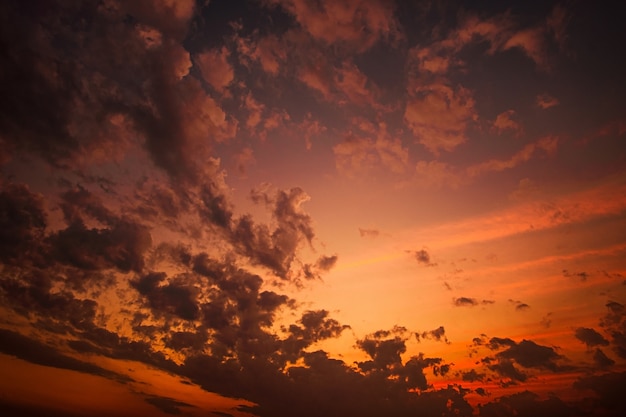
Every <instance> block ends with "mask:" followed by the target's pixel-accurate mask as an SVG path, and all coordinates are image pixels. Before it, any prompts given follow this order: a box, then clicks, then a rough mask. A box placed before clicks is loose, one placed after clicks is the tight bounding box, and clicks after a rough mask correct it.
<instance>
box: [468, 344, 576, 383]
mask: <svg viewBox="0 0 626 417" xmlns="http://www.w3.org/2000/svg"><path fill="white" fill-rule="evenodd" d="M479 342H480V340H479ZM482 344H483V343H479V344H477V346H480V345H482ZM485 346H486V347H487V348H488V349H490V350H492V351H496V352H497V353H496V354H495V355H494V356H486V357H483V358H482V359H481V362H482V363H483V364H484V365H485V366H486V367H487V369H489V370H491V371H494V372H495V373H496V374H497V375H499V376H500V377H503V378H507V379H508V382H507V381H502V382H501V384H504V385H508V384H510V383H513V384H515V383H519V382H525V381H527V380H528V378H529V377H531V374H530V373H528V371H532V370H534V371H538V370H539V371H541V370H543V371H546V370H547V371H551V372H561V371H564V370H567V369H569V368H568V367H567V366H564V365H561V364H560V363H559V362H560V361H562V360H564V359H565V358H564V357H563V356H561V355H559V354H558V353H557V352H556V351H555V350H554V348H552V347H549V346H542V345H539V344H537V343H535V342H533V341H532V340H526V339H524V340H522V341H521V342H519V343H518V342H515V341H514V340H512V339H510V338H499V337H492V338H490V339H489V340H488V341H487V343H486V344H485ZM516 365H517V366H516ZM520 367H521V368H523V369H524V370H525V371H523V370H521V369H520Z"/></svg>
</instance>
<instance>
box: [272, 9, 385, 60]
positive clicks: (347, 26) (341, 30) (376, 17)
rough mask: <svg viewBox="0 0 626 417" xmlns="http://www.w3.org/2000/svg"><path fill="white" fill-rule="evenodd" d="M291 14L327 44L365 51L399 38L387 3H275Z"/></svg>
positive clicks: (310, 33)
mask: <svg viewBox="0 0 626 417" xmlns="http://www.w3.org/2000/svg"><path fill="white" fill-rule="evenodd" d="M269 3H270V4H278V5H280V6H281V7H283V8H284V9H285V10H286V11H287V12H289V13H290V14H291V15H292V16H293V17H294V18H295V19H296V21H297V22H298V24H299V25H300V26H301V27H302V28H303V29H304V30H305V31H306V32H307V33H308V34H309V35H310V36H312V37H313V38H315V39H318V40H320V41H323V42H325V43H327V44H342V43H345V44H347V45H349V46H350V47H354V48H357V50H360V51H363V50H366V49H368V48H369V47H371V46H372V45H373V44H374V43H375V42H376V41H377V40H379V39H388V38H393V37H395V36H397V28H396V21H395V18H394V16H393V9H392V7H391V4H390V3H388V2H384V1H378V0H375V1H362V0H357V1H345V0H342V1H326V0H324V1H322V2H320V3H318V4H312V3H311V2H309V1H303V0H271V1H270V2H269Z"/></svg>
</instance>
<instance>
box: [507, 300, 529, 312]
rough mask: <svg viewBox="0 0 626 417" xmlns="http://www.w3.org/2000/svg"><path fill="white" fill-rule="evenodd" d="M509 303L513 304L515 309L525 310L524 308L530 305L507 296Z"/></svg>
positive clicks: (526, 308)
mask: <svg viewBox="0 0 626 417" xmlns="http://www.w3.org/2000/svg"><path fill="white" fill-rule="evenodd" d="M509 303H511V304H513V305H515V311H525V310H528V309H530V306H529V305H528V304H526V303H523V302H521V301H518V300H512V299H510V298H509Z"/></svg>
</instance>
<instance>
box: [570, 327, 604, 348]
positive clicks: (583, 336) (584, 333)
mask: <svg viewBox="0 0 626 417" xmlns="http://www.w3.org/2000/svg"><path fill="white" fill-rule="evenodd" d="M574 335H575V336H576V339H578V340H580V341H581V342H583V343H584V344H585V345H587V347H589V348H591V347H594V346H607V345H608V344H609V341H608V340H606V339H605V338H604V336H602V335H601V334H600V333H598V332H597V331H595V330H594V329H590V328H587V327H579V328H577V329H576V332H575V334H574Z"/></svg>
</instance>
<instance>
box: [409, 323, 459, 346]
mask: <svg viewBox="0 0 626 417" xmlns="http://www.w3.org/2000/svg"><path fill="white" fill-rule="evenodd" d="M415 337H416V338H417V341H418V342H420V341H421V339H431V340H435V341H437V342H445V343H446V344H450V341H449V340H448V338H447V337H446V330H445V328H444V327H443V326H439V327H438V328H436V329H434V330H429V331H425V332H421V333H420V332H417V333H415Z"/></svg>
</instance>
